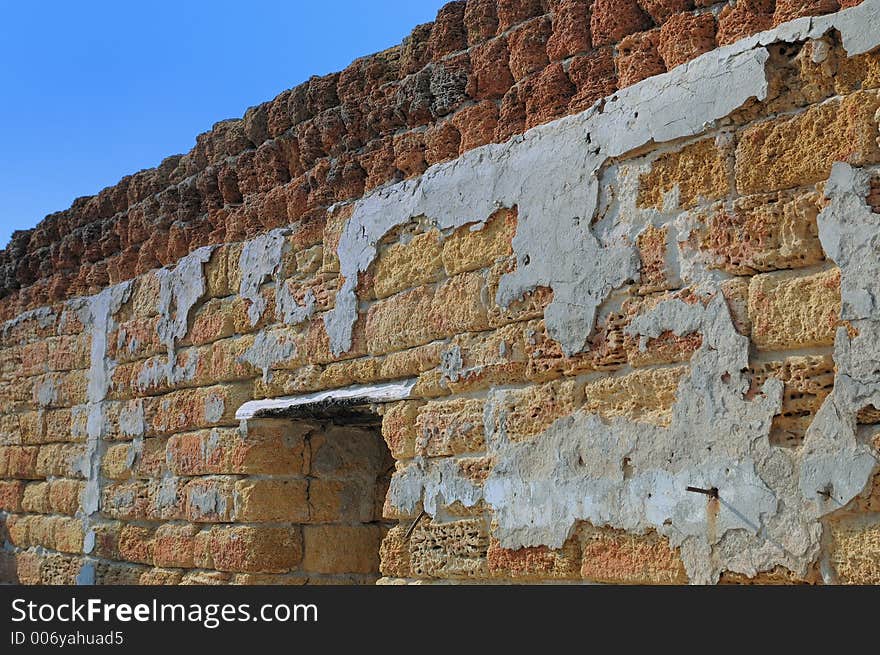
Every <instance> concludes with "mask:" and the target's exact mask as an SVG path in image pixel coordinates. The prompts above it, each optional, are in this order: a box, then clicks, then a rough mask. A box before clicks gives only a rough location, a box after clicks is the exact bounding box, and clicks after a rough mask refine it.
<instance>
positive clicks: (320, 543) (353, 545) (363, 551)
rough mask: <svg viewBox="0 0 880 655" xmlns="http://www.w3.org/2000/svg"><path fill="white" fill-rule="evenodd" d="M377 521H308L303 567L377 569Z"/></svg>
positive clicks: (318, 569) (346, 570) (379, 533)
mask: <svg viewBox="0 0 880 655" xmlns="http://www.w3.org/2000/svg"><path fill="white" fill-rule="evenodd" d="M381 540H382V530H381V528H380V527H379V526H378V525H356V526H348V525H307V526H305V527H304V528H303V543H304V549H305V553H304V555H303V561H302V568H303V569H304V570H306V571H309V572H315V573H378V571H379V544H380V543H381Z"/></svg>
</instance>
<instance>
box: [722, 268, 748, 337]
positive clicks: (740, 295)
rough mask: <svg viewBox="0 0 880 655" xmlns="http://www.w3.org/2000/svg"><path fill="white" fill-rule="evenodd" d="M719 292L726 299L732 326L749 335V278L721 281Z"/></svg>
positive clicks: (744, 334)
mask: <svg viewBox="0 0 880 655" xmlns="http://www.w3.org/2000/svg"><path fill="white" fill-rule="evenodd" d="M721 292H722V294H723V295H724V300H725V301H727V309H728V310H730V318H731V320H732V321H733V327H734V328H735V329H736V331H737V332H739V333H740V334H742V335H743V336H746V337H748V336H751V334H752V321H751V320H750V319H749V279H748V278H742V277H735V278H733V279H730V280H725V281H724V282H722V283H721Z"/></svg>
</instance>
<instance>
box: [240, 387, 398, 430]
mask: <svg viewBox="0 0 880 655" xmlns="http://www.w3.org/2000/svg"><path fill="white" fill-rule="evenodd" d="M415 386H416V380H415V379H410V380H402V381H401V380H398V381H396V382H386V383H384V384H358V385H354V386H351V387H343V388H342V389H330V390H329V391H316V392H314V393H307V394H302V395H299V396H286V397H284V398H266V399H265V400H251V401H249V402H246V403H245V404H244V405H242V406H241V407H239V408H238V410H237V411H236V412H235V418H236V419H237V420H239V421H246V420H248V419H252V418H260V417H268V416H273V415H278V414H283V413H285V412H287V411H289V410H293V409H301V410H308V409H310V408H313V407H321V406H324V405H328V404H330V405H332V404H335V403H339V404H341V405H347V406H352V405H368V404H370V403H387V402H393V401H395V400H406V399H407V398H411V397H412V390H413V388H414V387H415Z"/></svg>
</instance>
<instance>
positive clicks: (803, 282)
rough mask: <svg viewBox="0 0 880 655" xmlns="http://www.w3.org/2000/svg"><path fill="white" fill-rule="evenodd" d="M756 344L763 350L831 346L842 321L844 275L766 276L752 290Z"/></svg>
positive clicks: (754, 281) (753, 283)
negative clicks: (842, 280) (842, 278)
mask: <svg viewBox="0 0 880 655" xmlns="http://www.w3.org/2000/svg"><path fill="white" fill-rule="evenodd" d="M749 318H750V319H751V322H752V341H753V342H754V344H755V345H756V346H757V347H758V348H759V349H761V350H789V349H792V348H808V347H811V346H830V345H832V344H833V343H834V333H835V330H836V327H837V322H838V320H839V318H840V271H839V270H838V269H832V270H829V271H823V272H821V273H816V274H814V275H807V276H797V275H796V274H794V273H788V272H781V273H766V274H763V275H756V276H755V277H753V278H752V281H751V284H750V286H749Z"/></svg>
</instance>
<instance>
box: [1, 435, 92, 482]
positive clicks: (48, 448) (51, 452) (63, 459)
mask: <svg viewBox="0 0 880 655" xmlns="http://www.w3.org/2000/svg"><path fill="white" fill-rule="evenodd" d="M85 453H86V448H85V446H83V445H79V444H60V443H59V444H48V445H45V446H40V448H39V454H38V455H37V466H36V471H35V474H36V477H38V478H48V477H60V478H82V477H84V475H85V474H84V472H83V462H84V461H85V460H84V459H83V458H84V457H85ZM11 477H15V476H11Z"/></svg>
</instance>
